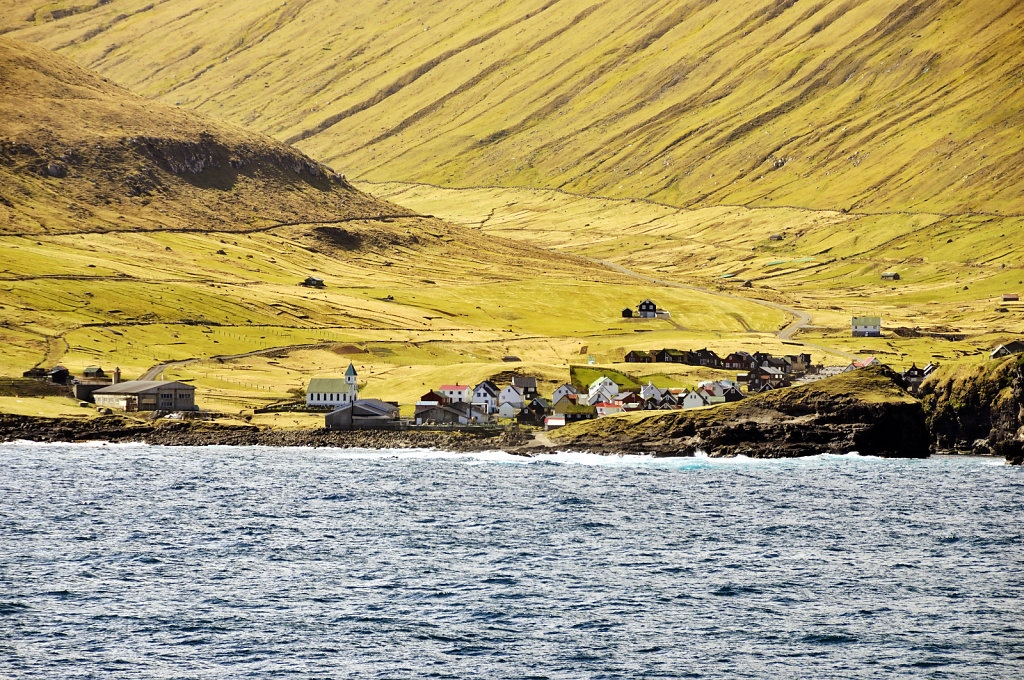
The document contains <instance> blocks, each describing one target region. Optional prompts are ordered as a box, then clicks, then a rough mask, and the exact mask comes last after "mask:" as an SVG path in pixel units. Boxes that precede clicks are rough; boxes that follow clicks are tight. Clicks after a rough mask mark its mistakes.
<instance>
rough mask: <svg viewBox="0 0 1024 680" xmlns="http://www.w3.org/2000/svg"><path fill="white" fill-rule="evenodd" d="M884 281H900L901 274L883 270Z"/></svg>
mask: <svg viewBox="0 0 1024 680" xmlns="http://www.w3.org/2000/svg"><path fill="white" fill-rule="evenodd" d="M882 280H883V281H899V280H900V275H899V273H897V272H882Z"/></svg>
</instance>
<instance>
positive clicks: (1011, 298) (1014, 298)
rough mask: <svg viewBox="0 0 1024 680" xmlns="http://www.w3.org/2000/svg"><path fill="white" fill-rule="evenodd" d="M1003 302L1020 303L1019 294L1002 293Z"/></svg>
mask: <svg viewBox="0 0 1024 680" xmlns="http://www.w3.org/2000/svg"><path fill="white" fill-rule="evenodd" d="M1003 302H1020V294H1019V293H1003Z"/></svg>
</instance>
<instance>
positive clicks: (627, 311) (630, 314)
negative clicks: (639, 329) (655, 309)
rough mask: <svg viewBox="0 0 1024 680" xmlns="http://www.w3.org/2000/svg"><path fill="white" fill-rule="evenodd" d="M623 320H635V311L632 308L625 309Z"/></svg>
mask: <svg viewBox="0 0 1024 680" xmlns="http://www.w3.org/2000/svg"><path fill="white" fill-rule="evenodd" d="M622 318H623V319H632V318H633V309H632V308H631V307H626V308H625V309H623V310H622Z"/></svg>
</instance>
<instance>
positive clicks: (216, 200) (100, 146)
mask: <svg viewBox="0 0 1024 680" xmlns="http://www.w3.org/2000/svg"><path fill="white" fill-rule="evenodd" d="M0 74H2V75H3V79H0V83H2V84H0V88H3V91H4V95H5V96H4V98H3V99H2V100H0V139H4V140H6V141H5V145H4V147H3V148H4V150H5V154H4V155H3V156H2V157H0V161H2V162H0V172H2V173H3V179H4V182H3V184H0V187H2V189H0V193H2V194H3V197H4V200H3V201H2V204H3V208H4V210H6V212H4V213H3V214H2V220H0V256H2V257H0V342H2V343H3V345H4V348H5V352H4V356H3V357H2V358H0V376H16V375H19V374H20V373H21V372H22V371H24V370H25V369H27V368H29V367H31V366H36V365H43V366H51V365H54V364H56V363H58V362H60V363H63V364H65V365H66V366H68V368H70V369H71V370H72V371H73V372H76V373H80V372H81V370H82V369H84V368H85V367H87V366H90V365H100V366H104V367H105V368H106V369H107V370H110V369H112V368H113V367H114V366H120V367H121V368H122V370H123V373H124V375H125V377H137V376H140V375H142V374H143V373H144V372H146V371H147V370H148V369H150V368H151V367H153V366H154V365H157V364H161V363H166V362H177V363H173V364H172V365H171V366H169V367H168V368H167V369H166V371H165V376H166V377H175V378H181V379H187V380H194V381H195V383H196V384H197V386H199V387H200V389H201V391H200V398H199V401H200V403H201V404H202V405H203V406H205V407H208V408H214V409H218V410H225V411H234V412H237V411H238V410H239V409H242V408H246V407H250V408H251V407H252V406H256V405H259V404H263V403H268V402H273V401H278V400H281V399H283V398H288V397H290V396H291V397H294V393H295V391H296V390H301V388H302V387H303V386H304V385H305V384H306V382H307V381H308V379H309V377H311V376H313V375H323V374H332V373H334V372H338V371H343V370H344V368H345V367H346V366H347V364H348V362H349V361H356V363H357V365H358V366H359V370H360V375H361V379H362V380H363V381H364V382H365V385H366V388H365V392H364V393H365V394H367V395H371V396H382V397H387V398H392V399H401V400H403V401H407V402H408V401H412V400H414V399H415V398H416V397H417V396H418V395H420V394H422V393H423V392H425V391H426V390H427V389H428V388H430V387H433V386H436V385H437V384H440V383H446V382H453V381H457V380H463V381H473V382H475V381H478V380H481V379H483V378H485V377H491V376H498V375H507V372H508V371H509V370H510V368H515V369H517V370H519V371H521V372H524V373H529V374H531V375H537V376H538V377H540V378H541V379H542V380H546V381H547V382H548V383H549V384H552V385H553V384H554V383H556V382H562V381H564V380H565V378H566V376H567V372H566V368H565V367H566V364H567V362H568V361H569V360H570V359H573V358H575V359H577V360H578V358H579V356H580V354H581V351H583V350H585V352H590V353H593V354H596V355H598V356H601V357H602V359H604V358H608V359H610V360H613V361H614V360H617V359H619V358H620V357H621V354H622V352H623V349H622V348H623V347H624V346H626V345H628V344H629V343H631V342H636V338H637V337H638V336H639V335H641V332H643V333H644V334H649V335H652V336H654V335H659V334H660V335H662V336H668V337H670V338H673V339H674V340H675V341H677V342H684V341H686V342H688V341H689V340H688V339H689V336H686V338H685V339H684V338H683V335H684V331H683V330H680V328H679V327H677V326H678V325H679V324H678V322H677V323H676V324H673V323H669V322H666V321H660V320H659V321H651V322H649V323H646V324H641V325H638V324H636V323H634V322H630V321H628V320H623V319H622V318H621V317H620V315H619V312H620V310H621V309H622V308H623V307H624V306H626V305H631V304H636V303H637V302H639V301H640V300H642V299H643V298H645V297H649V296H651V295H652V293H651V288H653V286H650V285H646V284H644V283H643V282H640V281H631V282H626V283H625V284H623V282H622V281H620V280H619V277H618V276H617V275H616V274H615V273H614V272H613V271H611V270H609V269H607V268H605V267H603V266H600V265H596V264H594V263H591V262H588V261H586V260H583V259H581V258H578V257H576V256H574V255H572V254H568V253H555V252H551V251H548V250H544V249H541V248H538V247H536V246H532V245H529V244H526V243H517V242H514V241H512V240H509V239H505V238H502V237H496V236H493V235H489V234H485V233H482V232H481V231H480V230H477V229H470V228H466V227H461V226H456V225H452V224H450V223H447V222H444V221H442V220H440V219H435V218H430V217H423V216H415V215H412V216H410V211H408V210H406V209H403V208H399V207H398V206H396V205H393V204H390V203H387V202H386V201H380V200H377V199H374V198H373V197H371V196H369V195H368V194H364V193H362V192H359V191H357V190H355V189H353V188H352V187H351V186H349V185H348V183H347V182H344V181H343V180H341V179H340V178H338V177H336V176H334V175H332V174H331V172H330V171H329V170H328V169H326V168H325V167H324V166H320V165H318V164H316V163H315V162H313V161H311V160H309V159H308V158H306V157H304V156H302V155H301V154H299V153H298V152H296V151H294V150H292V149H290V148H289V147H286V146H285V145H283V144H281V143H280V142H276V141H273V140H271V139H269V138H266V137H262V136H260V135H254V134H250V133H247V132H245V131H244V130H241V129H238V128H235V127H233V126H230V125H225V124H221V123H218V122H216V121H213V120H209V119H206V118H205V117H201V116H198V115H196V114H193V113H191V112H188V111H182V110H176V109H173V108H171V107H166V106H163V105H160V104H157V103H153V102H148V101H146V100H144V99H141V98H139V97H137V96H135V95H133V94H131V93H129V92H127V91H125V90H123V89H122V88H120V87H117V86H114V85H111V84H110V83H108V82H106V81H104V80H102V79H101V78H99V77H97V76H95V75H94V74H91V73H89V72H87V71H85V70H83V69H81V68H80V67H78V66H75V65H73V64H72V63H71V62H69V61H67V60H65V59H64V58H62V57H59V56H56V55H53V54H50V53H47V52H45V51H43V50H41V49H39V48H37V47H34V46H26V45H23V44H20V43H18V42H16V41H12V40H10V39H7V38H0ZM143 138H144V139H146V140H148V141H146V142H144V143H136V142H134V141H132V140H138V139H143ZM211 150H212V151H211ZM225 157H226V158H227V165H226V166H225V165H223V164H220V163H221V160H223V158H225ZM233 160H235V161H240V163H239V164H238V165H239V167H237V168H236V167H235V165H233V164H232V162H231V161H233ZM51 163H52V164H58V163H59V167H60V168H61V171H60V172H57V173H51V172H49V165H50V164H51ZM195 163H198V164H199V165H201V166H202V167H195V166H194V165H193V164H195ZM228 168H230V170H228ZM314 170H315V171H316V173H314V172H313V171H314ZM235 171H237V172H235ZM133 173H136V174H139V175H141V176H145V177H148V178H149V180H151V181H152V183H153V185H152V186H151V187H150V189H148V190H147V191H145V192H142V193H133V192H132V191H130V190H126V188H125V186H124V182H125V181H126V178H128V177H131V176H133ZM224 173H234V174H233V175H232V179H231V182H230V184H229V185H220V184H218V182H219V181H220V180H221V179H223V177H224ZM257 212H258V213H259V217H258V218H256V217H254V214H255V213H257ZM309 275H315V276H317V277H320V278H322V279H323V280H324V281H325V283H326V286H325V287H324V288H307V287H302V286H300V285H298V284H299V283H300V282H302V281H303V280H304V279H305V278H306V277H307V276H309ZM659 299H660V300H661V301H662V303H663V304H664V305H667V306H669V307H670V308H672V309H674V310H675V311H676V314H677V318H678V319H679V320H681V321H682V323H684V324H687V325H689V326H691V327H694V326H700V327H702V328H706V329H715V331H714V332H719V333H744V332H746V329H748V328H753V327H756V328H759V329H763V331H764V332H771V331H774V330H776V329H778V328H779V327H780V326H781V325H783V324H784V323H785V321H786V317H785V314H783V313H781V312H779V311H777V310H772V309H766V308H764V307H761V306H759V305H756V304H754V303H750V302H747V301H745V300H729V301H722V300H719V299H717V298H715V297H714V296H711V295H703V294H698V295H694V294H692V293H690V292H687V291H682V290H675V291H673V290H667V291H665V292H664V293H663V294H661V295H660V296H659ZM661 341H664V337H663V338H662V340H661ZM670 342H671V341H670ZM510 355H516V356H518V357H520V358H521V361H520V362H517V363H516V364H515V365H512V364H509V363H508V362H505V361H503V359H504V358H505V357H507V356H510ZM23 396H24V395H15V396H14V397H12V398H13V399H14V401H11V400H8V401H7V402H4V403H0V410H3V409H9V410H16V411H19V412H27V413H37V412H40V411H42V412H50V411H52V410H53V409H54V408H56V409H57V410H60V409H61V408H66V407H67V404H65V405H64V406H63V407H61V406H60V405H53V404H49V405H48V406H47V405H44V404H43V403H42V402H40V403H38V404H37V403H34V402H32V403H24V399H23ZM24 398H26V399H30V400H31V399H41V397H24ZM47 398H48V399H53V397H47ZM18 399H22V401H18ZM75 408H77V407H75ZM48 409H49V410H48ZM71 410H72V411H74V409H71Z"/></svg>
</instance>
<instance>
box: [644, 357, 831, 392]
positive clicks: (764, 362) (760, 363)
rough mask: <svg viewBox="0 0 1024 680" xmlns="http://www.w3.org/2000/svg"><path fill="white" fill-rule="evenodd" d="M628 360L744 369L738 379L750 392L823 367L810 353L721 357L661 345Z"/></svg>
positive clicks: (771, 387) (782, 384) (783, 384)
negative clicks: (666, 347)
mask: <svg viewBox="0 0 1024 680" xmlns="http://www.w3.org/2000/svg"><path fill="white" fill-rule="evenodd" d="M624 361H626V362H627V363H640V364H649V363H668V364H685V365H687V366H704V367H707V368H716V369H721V370H726V371H742V372H741V373H739V374H738V375H737V377H736V379H737V380H738V381H739V382H741V383H744V384H746V386H747V392H751V393H755V392H763V391H765V390H774V389H778V388H780V387H789V386H790V385H791V384H792V381H793V379H795V378H799V377H801V376H803V375H805V374H807V373H814V372H817V371H818V370H820V366H815V365H814V364H812V363H811V355H810V354H789V355H786V356H782V357H775V356H772V355H771V354H769V353H768V352H753V353H750V352H733V353H732V354H729V355H728V356H726V357H720V356H718V354H717V353H715V351H714V350H710V349H707V348H704V349H697V350H679V349H661V350H650V351H640V350H633V351H631V352H628V353H627V354H626V356H625V359H624Z"/></svg>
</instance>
